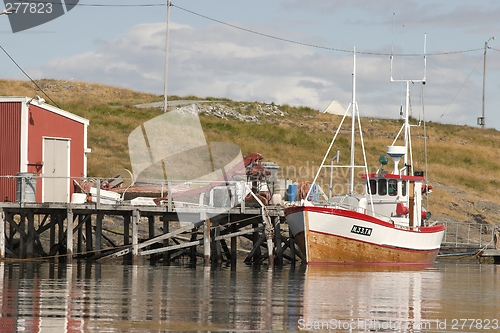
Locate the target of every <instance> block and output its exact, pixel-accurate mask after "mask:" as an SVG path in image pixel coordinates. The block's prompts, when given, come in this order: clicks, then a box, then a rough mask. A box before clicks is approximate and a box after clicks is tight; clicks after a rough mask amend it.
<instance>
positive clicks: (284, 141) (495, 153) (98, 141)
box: [0, 79, 500, 214]
mask: <svg viewBox="0 0 500 333" xmlns="http://www.w3.org/2000/svg"><path fill="white" fill-rule="evenodd" d="M38 83H39V85H40V86H41V87H43V89H44V90H45V91H46V92H47V93H48V94H49V96H50V97H51V98H52V99H54V101H55V102H56V103H57V104H58V105H59V106H60V107H61V108H62V109H64V110H67V111H69V112H72V113H74V114H76V115H79V116H81V117H84V118H87V119H89V121H90V126H89V132H88V145H89V147H90V148H92V153H91V154H89V159H88V174H89V175H90V176H96V177H108V176H111V175H112V174H113V173H114V172H115V171H116V170H118V169H121V168H127V169H130V160H129V156H128V135H129V134H130V133H131V132H132V130H134V129H135V128H136V127H137V126H140V125H141V124H142V123H144V122H146V121H148V120H150V119H152V118H154V117H156V116H158V115H160V114H162V110H161V109H159V108H157V109H152V108H150V109H139V108H136V107H134V105H135V104H142V103H150V102H158V101H162V100H163V97H162V96H158V95H153V94H144V93H138V92H134V91H131V90H126V89H120V88H116V87H109V86H103V85H98V84H88V83H82V82H64V81H57V80H50V79H44V80H39V81H38ZM0 95H4V96H30V97H31V96H35V95H40V96H42V97H44V98H45V97H46V96H43V94H42V93H41V92H40V91H39V90H37V89H36V88H35V87H33V85H31V84H30V83H29V82H26V81H5V80H0ZM200 99H201V98H199V97H197V96H169V101H175V100H200ZM46 100H47V101H49V103H50V104H52V103H51V102H50V100H49V99H48V98H46ZM203 100H209V101H213V103H218V104H222V105H224V106H226V107H230V108H233V109H234V110H236V111H238V112H240V113H241V114H244V115H255V116H257V117H258V118H259V119H260V123H246V122H240V121H237V120H233V119H229V120H224V119H220V118H217V117H214V116H210V115H200V121H201V124H202V126H203V129H204V134H205V137H206V140H207V142H232V143H235V144H237V145H238V146H239V147H240V148H241V151H242V153H243V155H246V154H249V153H252V152H259V153H261V154H262V155H263V156H264V158H265V160H266V161H273V162H275V163H277V164H279V165H281V166H282V167H283V170H286V169H288V170H295V171H297V170H299V169H300V168H302V170H306V169H307V170H308V172H307V173H306V175H305V176H304V178H306V179H305V180H312V177H313V176H314V173H313V172H312V171H314V168H316V169H317V167H318V165H319V163H320V162H321V160H322V158H323V154H324V153H325V151H326V149H327V148H328V145H329V144H330V140H331V139H332V137H333V135H334V133H335V131H336V130H337V127H338V125H339V123H340V120H341V117H339V116H335V115H329V114H321V113H319V112H318V111H317V110H314V109H311V108H308V107H292V106H290V105H287V104H284V105H281V106H279V105H275V104H273V103H271V104H270V105H269V104H265V103H259V102H256V101H253V102H240V101H232V100H229V99H226V98H217V97H207V98H203ZM275 107H276V108H277V109H278V110H279V113H278V114H275V113H273V112H271V111H272V110H274V108H275ZM262 111H264V112H267V113H269V115H267V116H265V115H263V114H262V113H261V112H262ZM281 112H283V114H284V116H281ZM412 123H414V124H417V120H414V119H413V120H412ZM401 124H402V121H401V120H395V119H368V118H363V119H362V126H363V136H364V139H365V145H366V148H367V161H368V163H369V165H370V166H373V167H375V168H376V167H378V166H379V164H378V158H379V156H380V155H384V154H385V148H386V146H387V145H390V144H391V143H392V141H393V139H394V136H395V135H396V134H397V132H398V131H399V129H400V127H401ZM349 126H350V118H347V119H346V121H345V123H344V126H343V128H342V129H341V131H340V134H339V136H338V138H337V141H336V144H335V145H334V146H333V148H332V156H333V155H334V154H335V152H336V149H337V148H340V150H341V163H343V164H347V163H348V161H349V147H350V134H349V133H348V128H349ZM412 133H413V134H414V139H413V147H414V155H413V156H414V159H415V165H414V169H416V170H417V169H420V170H423V169H424V168H425V164H424V163H423V161H422V160H423V156H424V148H423V139H422V138H423V126H420V127H412ZM426 133H427V138H428V140H427V150H428V162H429V177H430V178H431V180H432V181H436V182H439V183H442V184H445V185H448V186H452V187H454V188H457V189H459V190H461V191H464V192H466V193H470V194H471V195H480V196H483V197H484V198H487V200H490V201H493V202H499V201H500V200H499V199H500V191H499V189H498V186H499V179H500V133H499V132H498V131H496V130H493V129H486V130H483V129H481V128H477V127H471V126H457V125H449V124H440V123H434V122H433V123H428V124H427V132H426ZM415 137H419V139H415ZM357 146H358V147H359V142H358V143H357ZM356 160H357V161H358V163H361V162H362V154H361V151H360V149H358V150H357V153H356ZM385 169H386V170H391V169H392V163H389V165H387V166H386V167H385ZM283 174H285V172H283ZM327 176H328V175H323V178H327ZM293 180H301V179H300V175H298V172H296V174H295V179H293ZM441 206H442V207H445V206H447V204H446V203H441ZM450 214H453V212H450Z"/></svg>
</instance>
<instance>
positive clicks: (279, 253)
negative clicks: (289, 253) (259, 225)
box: [274, 216, 283, 265]
mask: <svg viewBox="0 0 500 333" xmlns="http://www.w3.org/2000/svg"><path fill="white" fill-rule="evenodd" d="M274 243H275V244H274V245H275V246H276V263H277V264H278V265H282V264H283V248H282V247H281V227H280V217H279V216H275V217H274Z"/></svg>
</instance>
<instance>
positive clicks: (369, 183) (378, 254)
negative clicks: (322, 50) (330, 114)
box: [285, 50, 445, 265]
mask: <svg viewBox="0 0 500 333" xmlns="http://www.w3.org/2000/svg"><path fill="white" fill-rule="evenodd" d="M355 72H356V52H355V51H354V66H353V79H352V82H353V84H352V86H353V89H352V91H353V92H352V102H351V103H350V105H349V107H348V108H347V110H346V113H345V115H344V117H343V118H342V121H341V124H340V126H339V127H338V129H337V132H336V133H335V135H334V137H333V140H332V141H331V143H330V146H329V148H328V150H327V152H326V154H325V156H324V158H323V161H322V163H321V166H320V168H319V170H318V172H317V174H316V177H315V178H314V181H313V184H315V183H316V181H317V179H318V176H319V174H320V172H321V171H320V170H322V168H324V167H330V168H332V167H341V166H340V165H338V166H334V165H333V163H331V164H330V165H326V164H325V161H326V160H327V158H328V156H329V154H330V151H331V149H332V147H333V145H334V143H335V140H336V138H337V136H338V134H339V131H340V128H341V127H342V124H343V122H344V120H345V119H346V116H347V115H348V114H349V110H350V109H352V112H351V114H352V116H351V120H352V129H351V159H350V165H348V166H344V167H347V168H348V169H349V170H350V182H349V189H348V193H346V194H342V195H336V196H332V195H331V193H330V195H329V196H326V194H324V193H323V196H324V198H325V200H323V201H322V202H321V201H312V200H308V198H310V197H311V196H310V193H307V195H306V196H305V198H306V199H303V200H301V201H300V202H299V203H297V204H295V205H291V206H289V207H287V208H286V209H285V217H286V220H287V223H288V225H289V228H290V232H291V233H292V234H293V236H294V237H295V241H296V243H297V245H298V247H299V249H300V251H301V253H302V255H303V258H304V260H305V261H306V262H307V263H308V264H316V263H367V264H397V265H402V264H430V263H432V262H433V261H434V260H435V258H436V256H437V254H438V251H439V248H440V246H441V241H442V238H443V234H444V230H445V227H444V225H442V224H433V223H431V222H429V218H430V212H428V211H427V210H426V209H425V208H424V207H423V203H424V198H425V196H427V195H428V194H429V192H431V191H430V189H431V187H430V186H429V185H427V182H426V178H425V174H424V172H422V171H413V168H412V166H413V155H412V152H411V151H412V150H411V139H410V122H409V112H408V111H409V96H410V93H409V90H410V82H412V83H415V82H421V83H422V84H425V50H424V78H423V79H422V80H394V79H393V78H392V57H391V81H393V82H405V83H406V105H405V110H404V114H403V119H404V123H403V125H402V127H401V130H400V131H399V133H398V134H397V136H396V138H395V139H394V141H393V142H392V144H391V145H389V146H387V147H386V149H385V150H386V154H387V155H388V156H389V157H390V158H391V159H392V161H393V164H394V168H393V170H392V171H385V170H384V166H386V165H387V164H388V158H387V157H386V156H385V155H383V156H381V157H380V158H379V163H380V166H379V167H378V169H377V171H376V172H375V173H371V174H370V173H369V172H368V167H367V163H366V154H365V151H364V143H363V135H362V133H363V132H362V130H361V121H360V117H359V110H358V106H357V103H356V89H355V88H356V75H355ZM401 111H403V108H402V109H401ZM356 119H357V123H358V124H357V125H358V127H359V131H358V132H359V136H360V142H361V147H362V150H363V159H364V165H361V166H356V165H355V163H354V156H355V155H354V148H355V128H356ZM424 136H425V135H424ZM398 139H399V141H398ZM401 141H403V143H402V144H401ZM396 143H400V145H396ZM382 149H383V148H382ZM337 151H338V150H337ZM336 158H337V161H338V152H337V156H336ZM333 159H335V158H333ZM333 159H332V160H333ZM401 160H403V161H404V164H403V165H402V166H401V168H400V166H399V163H400V162H401ZM357 168H363V169H364V171H362V172H364V174H363V176H362V181H363V184H364V185H362V186H363V192H364V193H362V194H358V193H356V191H355V186H354V177H355V174H356V172H355V170H359V169H357ZM313 187H314V186H310V189H309V192H310V191H311V189H312V188H313Z"/></svg>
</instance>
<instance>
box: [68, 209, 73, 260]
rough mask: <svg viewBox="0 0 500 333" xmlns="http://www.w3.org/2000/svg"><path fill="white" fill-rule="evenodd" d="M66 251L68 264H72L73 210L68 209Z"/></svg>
mask: <svg viewBox="0 0 500 333" xmlns="http://www.w3.org/2000/svg"><path fill="white" fill-rule="evenodd" d="M66 221H67V223H66V224H67V225H66V250H67V255H68V256H67V262H68V263H69V262H71V261H72V259H73V210H72V209H71V208H68V209H67V212H66Z"/></svg>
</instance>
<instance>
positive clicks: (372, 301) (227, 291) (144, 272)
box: [0, 262, 500, 332]
mask: <svg viewBox="0 0 500 333" xmlns="http://www.w3.org/2000/svg"><path fill="white" fill-rule="evenodd" d="M499 281H500V279H499V273H498V272H497V266H495V265H479V264H452V263H450V264H437V265H436V266H434V267H428V268H415V269H413V268H397V267H372V266H340V265H336V266H308V267H300V268H298V269H294V268H293V267H285V268H283V269H274V270H268V269H267V267H266V266H257V267H250V266H244V265H241V266H238V267H237V268H236V269H231V268H225V267H217V268H210V267H196V268H189V267H179V266H147V265H137V266H129V265H113V264H98V263H86V262H79V263H76V264H74V265H69V266H66V265H63V264H52V263H38V264H35V263H29V264H28V263H17V264H11V263H0V331H1V332H16V331H29V332H152V331H155V332H157V331H200V332H205V331H228V330H231V331H248V330H253V331H287V330H297V329H304V330H310V331H315V330H328V329H330V331H341V332H342V331H344V332H348V331H349V332H365V331H374V330H375V331H390V332H424V331H425V332H428V331H440V332H457V327H456V326H455V327H453V326H452V325H453V319H457V318H476V319H481V320H483V321H484V320H486V319H489V320H490V323H491V325H493V324H494V322H492V320H493V319H495V318H497V319H498V313H500V308H499V307H500V292H499V291H500V282H499ZM445 321H446V322H445ZM438 323H441V326H439V327H438V326H437V325H438ZM389 324H391V325H392V326H390V327H389V326H387V325H389ZM443 324H444V326H443ZM335 325H337V326H335ZM339 325H340V326H339ZM362 325H365V326H362ZM369 325H375V326H369ZM377 325H378V326H377ZM384 325H386V326H384ZM395 325H396V326H395ZM398 325H399V326H398ZM424 325H427V326H424ZM498 325H500V323H499V324H498ZM438 328H439V329H438ZM492 328H493V326H492ZM458 331H461V332H463V331H470V332H474V331H477V330H467V329H460V330H458ZM489 331H494V330H489Z"/></svg>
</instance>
